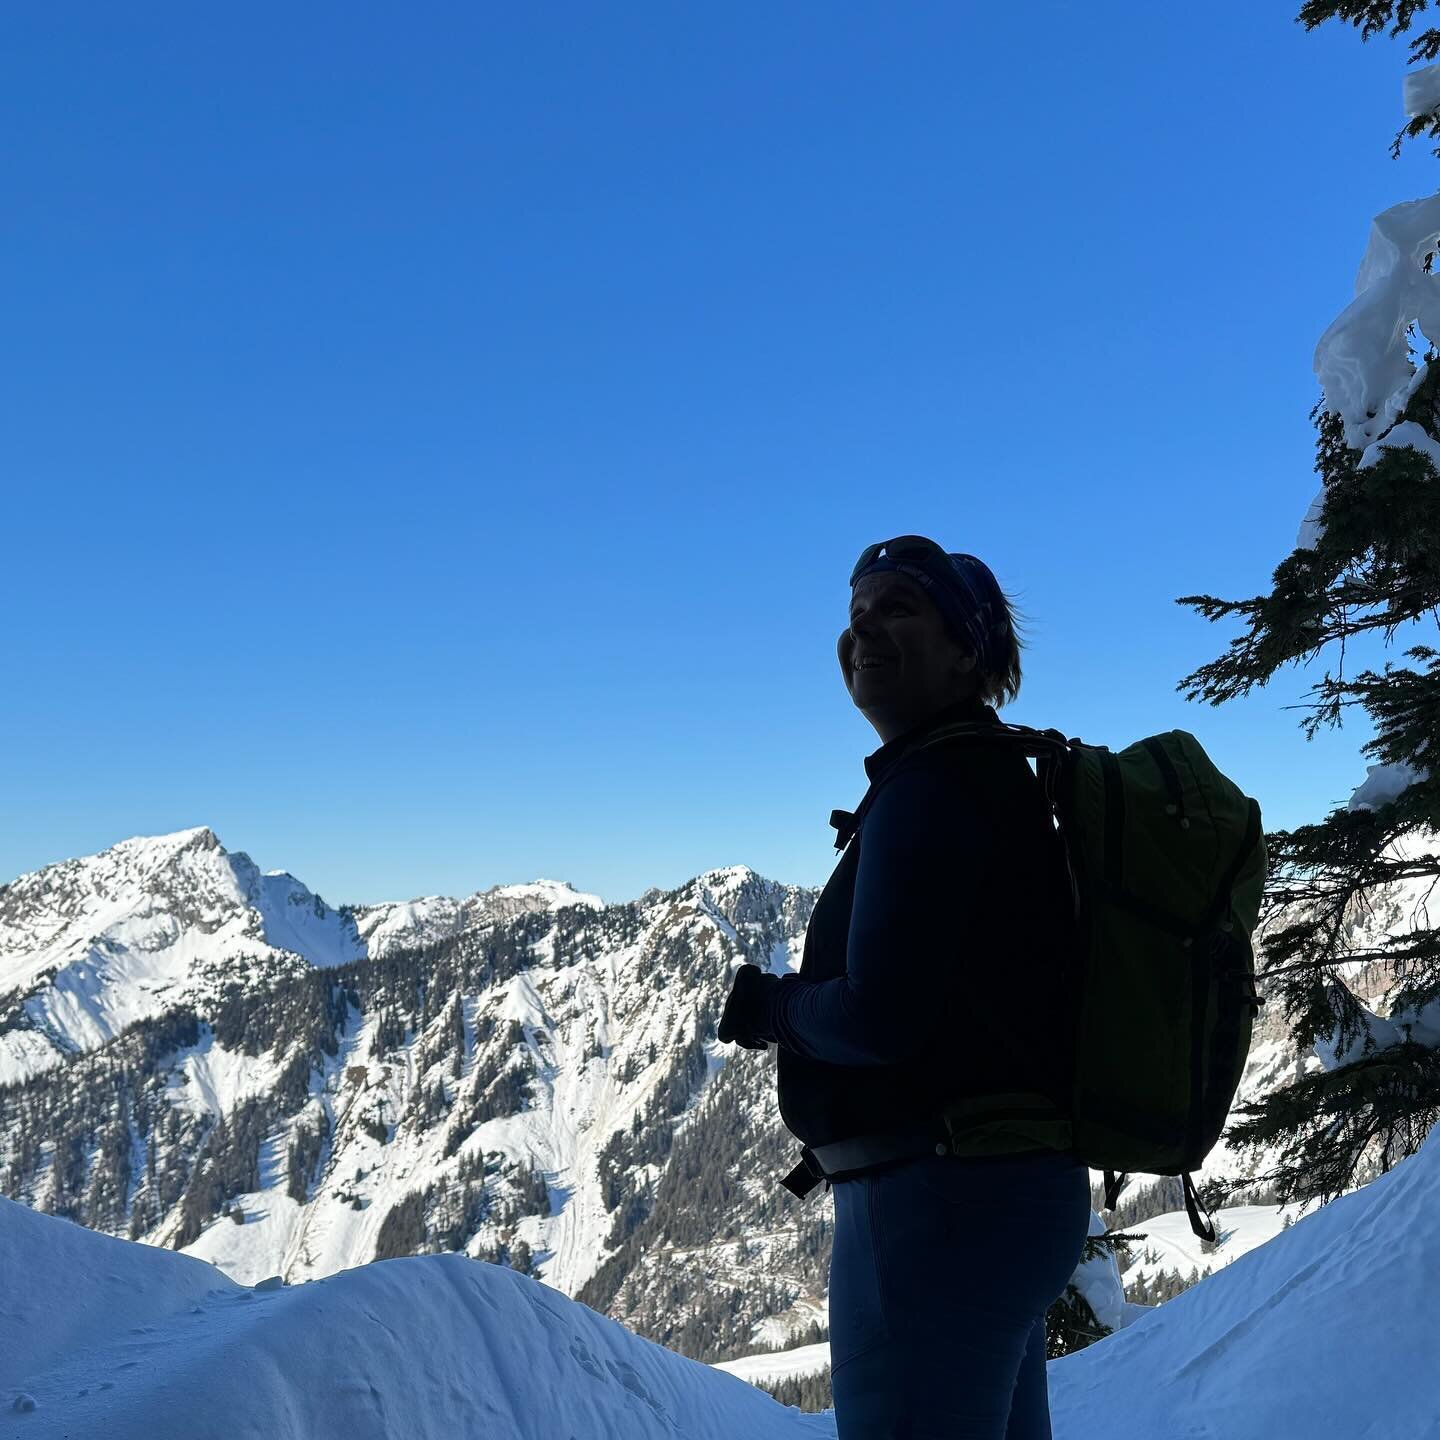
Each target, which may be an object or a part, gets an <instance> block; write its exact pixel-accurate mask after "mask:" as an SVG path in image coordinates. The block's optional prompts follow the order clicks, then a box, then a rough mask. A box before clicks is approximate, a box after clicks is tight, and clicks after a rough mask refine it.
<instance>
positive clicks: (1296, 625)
mask: <svg viewBox="0 0 1440 1440" xmlns="http://www.w3.org/2000/svg"><path fill="white" fill-rule="evenodd" d="M1424 8H1425V7H1424V5H1423V3H1422V4H1417V3H1414V0H1401V3H1399V4H1398V5H1392V4H1388V3H1353V0H1323V3H1312V4H1309V5H1307V6H1305V8H1304V10H1303V11H1302V12H1301V15H1300V19H1301V21H1302V22H1303V23H1305V24H1306V25H1307V26H1308V27H1309V28H1314V26H1316V25H1318V24H1321V23H1323V22H1324V21H1325V20H1327V19H1331V18H1335V19H1340V20H1342V21H1346V22H1349V23H1351V24H1352V25H1354V26H1355V27H1356V28H1357V29H1359V30H1360V31H1361V33H1362V35H1363V36H1364V38H1367V39H1368V38H1369V36H1370V35H1372V34H1375V33H1379V32H1380V31H1382V30H1384V29H1385V28H1386V27H1387V26H1388V27H1390V33H1391V34H1400V33H1402V32H1404V31H1406V30H1407V29H1408V28H1409V25H1410V22H1411V20H1412V19H1413V18H1414V15H1415V13H1416V12H1417V11H1418V10H1422V9H1424ZM1411 48H1412V61H1413V60H1430V61H1433V60H1435V59H1436V56H1437V55H1440V31H1435V30H1430V31H1426V32H1425V33H1424V34H1423V35H1420V36H1419V37H1418V38H1416V39H1415V40H1413V41H1412V47H1411ZM1405 101H1406V111H1407V114H1408V115H1409V116H1410V124H1409V125H1408V126H1407V127H1406V129H1405V130H1403V131H1402V132H1401V136H1400V137H1399V138H1400V139H1403V138H1404V136H1405V135H1407V134H1409V135H1418V134H1420V133H1423V132H1424V131H1426V130H1427V129H1428V130H1429V133H1430V134H1431V135H1432V136H1440V65H1430V66H1428V67H1427V68H1426V69H1423V70H1420V71H1418V72H1417V73H1415V74H1412V75H1411V76H1410V77H1409V79H1408V81H1407V84H1406V88H1405ZM1398 143H1399V140H1397V144H1398ZM1437 153H1440V152H1437ZM1437 255H1440V196H1431V197H1429V198H1426V199H1422V200H1414V201H1410V202H1407V203H1405V204H1402V205H1396V206H1394V207H1392V208H1391V209H1389V210H1386V211H1385V212H1384V213H1383V214H1382V215H1380V216H1378V217H1377V218H1376V220H1375V222H1374V225H1373V227H1372V231H1371V236H1370V242H1369V245H1368V247H1367V249H1366V251H1365V255H1364V258H1363V260H1362V262H1361V265H1360V271H1359V275H1358V277H1357V280H1356V294H1355V299H1354V300H1353V301H1352V302H1351V304H1350V305H1349V306H1348V307H1347V308H1346V309H1345V310H1344V312H1343V313H1342V314H1341V315H1340V316H1339V317H1338V318H1337V319H1336V320H1335V321H1334V323H1333V324H1331V325H1330V327H1329V328H1328V329H1327V330H1326V331H1325V333H1324V335H1323V336H1322V337H1321V339H1320V342H1319V345H1318V346H1317V349H1316V354H1315V371H1316V374H1317V376H1318V378H1319V380H1320V384H1321V387H1322V390H1323V399H1322V400H1321V402H1320V404H1319V405H1317V406H1316V409H1315V412H1314V418H1315V420H1316V424H1317V429H1318V432H1319V433H1318V443H1317V462H1316V467H1315V468H1316V470H1317V472H1318V473H1319V475H1320V478H1321V481H1322V487H1321V491H1320V494H1319V495H1318V496H1317V497H1316V499H1315V501H1314V502H1313V503H1312V505H1311V507H1310V509H1309V511H1308V512H1307V514H1306V516H1305V518H1304V521H1303V523H1302V526H1301V530H1300V534H1299V536H1298V537H1297V544H1296V548H1295V550H1294V551H1293V552H1292V553H1291V554H1290V556H1289V557H1287V558H1286V559H1285V560H1283V561H1282V562H1281V563H1280V565H1279V566H1278V567H1277V568H1276V570H1275V572H1274V577H1273V581H1272V587H1271V590H1270V593H1269V594H1266V595H1260V596H1257V597H1255V598H1253V599H1249V600H1240V601H1230V600H1218V599H1216V598H1214V597H1213V596H1204V595H1192V596H1186V597H1184V598H1183V599H1182V600H1181V601H1180V603H1181V604H1186V605H1191V606H1193V607H1195V608H1196V609H1198V610H1199V611H1200V612H1201V613H1202V614H1203V615H1204V616H1205V617H1206V618H1207V619H1210V620H1219V619H1222V618H1232V617H1233V618H1236V619H1239V620H1241V621H1243V622H1244V624H1245V629H1244V631H1243V633H1241V634H1240V635H1238V636H1237V637H1236V638H1234V639H1232V640H1231V642H1230V644H1229V648H1228V649H1227V651H1226V652H1225V654H1223V655H1222V656H1221V657H1220V658H1219V659H1217V660H1214V661H1212V662H1211V663H1209V664H1207V665H1204V666H1202V667H1200V668H1199V669H1198V670H1196V671H1195V672H1194V673H1193V674H1191V675H1190V676H1188V677H1186V679H1185V680H1183V681H1182V682H1181V689H1183V690H1184V691H1185V692H1186V693H1187V694H1188V696H1189V697H1190V698H1191V699H1203V700H1207V701H1209V702H1210V703H1212V704H1220V703H1222V702H1224V701H1226V700H1230V699H1233V698H1235V697H1237V696H1241V695H1244V694H1247V693H1248V692H1249V691H1250V690H1252V689H1253V688H1255V687H1256V686H1263V685H1264V684H1265V683H1266V682H1267V681H1268V680H1269V679H1270V678H1271V677H1272V676H1273V675H1274V674H1275V673H1276V672H1277V671H1279V670H1280V669H1281V668H1282V667H1284V666H1287V665H1291V664H1303V665H1309V664H1312V663H1314V662H1316V661H1321V660H1322V657H1323V667H1324V668H1323V673H1322V674H1321V677H1320V679H1319V681H1318V682H1317V683H1316V685H1315V686H1314V687H1313V689H1312V690H1311V691H1310V694H1309V699H1308V703H1307V705H1306V707H1305V708H1306V709H1307V711H1308V713H1307V714H1306V716H1305V719H1304V721H1303V722H1302V728H1303V729H1304V730H1305V732H1306V735H1307V737H1309V736H1313V735H1314V734H1315V733H1316V731H1317V730H1318V729H1319V728H1320V727H1321V726H1337V725H1340V724H1341V723H1342V721H1343V719H1344V717H1345V715H1346V713H1347V712H1351V711H1353V709H1354V707H1356V706H1358V707H1360V709H1361V711H1363V713H1364V714H1365V715H1366V716H1367V717H1368V718H1369V720H1370V721H1371V723H1372V724H1373V727H1374V734H1373V737H1372V738H1371V739H1369V740H1368V741H1366V742H1365V743H1364V744H1363V745H1362V746H1361V749H1362V751H1363V752H1364V753H1365V754H1366V755H1368V756H1369V757H1371V758H1372V759H1374V760H1375V761H1377V762H1378V763H1377V764H1375V765H1372V766H1370V767H1369V774H1368V778H1367V779H1366V780H1365V782H1364V783H1363V784H1362V785H1360V786H1359V788H1358V789H1357V790H1356V792H1355V794H1354V795H1353V796H1352V797H1351V799H1350V801H1349V803H1348V804H1346V805H1342V806H1339V807H1337V808H1336V809H1334V810H1333V811H1331V812H1330V813H1329V814H1328V815H1326V816H1325V818H1324V819H1323V820H1320V821H1317V822H1315V823H1313V824H1307V825H1302V826H1300V827H1298V828H1297V829H1295V830H1293V831H1288V832H1286V831H1282V832H1279V833H1276V834H1273V835H1271V836H1269V837H1267V844H1268V846H1269V850H1270V855H1271V874H1270V879H1269V885H1268V895H1267V915H1266V919H1265V923H1264V941H1263V956H1264V958H1263V963H1262V966H1261V980H1262V985H1263V987H1264V989H1265V990H1266V992H1267V994H1268V997H1269V1000H1270V1002H1271V1003H1272V1004H1277V1003H1278V1004H1279V1005H1280V1006H1281V1007H1282V1008H1283V1010H1284V1012H1285V1014H1286V1017H1287V1019H1288V1020H1289V1021H1290V1022H1291V1023H1292V1025H1293V1026H1294V1027H1295V1030H1296V1032H1297V1038H1299V1039H1300V1040H1301V1041H1302V1042H1303V1043H1308V1044H1314V1045H1315V1047H1316V1053H1317V1054H1318V1055H1319V1056H1320V1058H1321V1060H1322V1063H1323V1068H1322V1069H1320V1070H1318V1071H1315V1072H1313V1073H1309V1074H1305V1075H1303V1076H1301V1077H1300V1078H1298V1079H1296V1080H1294V1081H1292V1082H1290V1083H1289V1084H1287V1085H1286V1086H1284V1087H1283V1088H1281V1089H1279V1090H1277V1091H1275V1092H1273V1093H1272V1094H1270V1095H1269V1096H1267V1097H1266V1098H1265V1099H1264V1100H1263V1101H1262V1102H1260V1103H1258V1104H1255V1105H1253V1106H1246V1107H1242V1109H1241V1114H1242V1116H1243V1118H1242V1119H1241V1120H1240V1121H1239V1122H1238V1123H1237V1124H1236V1125H1235V1126H1233V1127H1232V1128H1231V1130H1230V1131H1229V1134H1228V1138H1229V1139H1230V1140H1231V1142H1232V1143H1236V1144H1238V1145H1240V1146H1241V1147H1245V1146H1252V1147H1255V1148H1257V1149H1262V1150H1264V1151H1265V1152H1266V1153H1267V1154H1268V1155H1269V1156H1271V1157H1272V1160H1273V1169H1271V1170H1270V1172H1269V1173H1268V1174H1265V1175H1261V1176H1257V1177H1254V1178H1255V1179H1259V1180H1268V1181H1271V1182H1273V1183H1274V1184H1275V1186H1276V1188H1277V1190H1278V1193H1279V1196H1280V1198H1281V1199H1287V1200H1288V1199H1291V1198H1295V1197H1315V1198H1319V1199H1321V1200H1328V1199H1330V1198H1332V1197H1333V1196H1335V1195H1337V1194H1339V1193H1341V1192H1342V1191H1344V1190H1346V1189H1349V1188H1351V1187H1353V1186H1354V1185H1355V1184H1357V1183H1359V1182H1361V1181H1363V1180H1365V1179H1367V1178H1369V1177H1370V1176H1371V1175H1372V1174H1374V1173H1376V1172H1378V1171H1384V1170H1387V1169H1389V1168H1390V1167H1391V1166H1392V1165H1393V1164H1394V1163H1395V1162H1396V1161H1397V1160H1399V1159H1401V1158H1403V1157H1405V1156H1407V1155H1410V1154H1412V1153H1414V1151H1415V1150H1417V1149H1418V1148H1419V1145H1420V1143H1421V1141H1422V1140H1423V1138H1424V1136H1425V1134H1426V1132H1427V1131H1428V1130H1429V1128H1430V1127H1431V1126H1432V1125H1433V1124H1434V1123H1435V1121H1436V1120H1437V1118H1440V929H1437V927H1436V925H1435V924H1434V923H1433V922H1432V914H1431V911H1430V909H1429V908H1428V904H1429V902H1430V901H1431V900H1432V899H1440V896H1437V894H1436V885H1437V881H1440V774H1437V766H1436V758H1437V756H1440V652H1437V650H1435V649H1434V648H1432V647H1431V646H1429V645H1426V644H1422V643H1413V644H1411V645H1409V647H1408V648H1406V649H1404V650H1403V652H1402V653H1401V657H1400V659H1399V660H1396V659H1394V658H1386V659H1385V660H1384V661H1383V663H1382V664H1380V665H1379V668H1376V667H1375V666H1373V665H1369V666H1366V667H1365V668H1362V669H1360V670H1359V671H1358V672H1357V673H1353V674H1352V673H1347V672H1346V669H1345V659H1346V649H1347V646H1349V647H1351V648H1352V649H1353V648H1354V647H1355V645H1356V644H1357V643H1359V644H1364V643H1365V641H1364V639H1363V638H1362V637H1373V639H1378V640H1380V641H1382V642H1383V647H1384V649H1385V650H1386V651H1389V650H1390V648H1391V647H1392V646H1393V645H1394V644H1395V642H1396V639H1397V637H1398V636H1399V635H1400V634H1401V633H1402V631H1404V632H1406V633H1407V636H1408V634H1409V632H1411V631H1412V630H1413V628H1414V627H1415V626H1417V625H1421V624H1434V623H1436V621H1437V620H1440V365H1437V363H1436V361H1437V359H1440V354H1437V350H1436V346H1437V344H1440V275H1437V274H1436V273H1435V271H1434V264H1435V260H1436V256H1437ZM1382 906H1383V907H1386V908H1387V909H1388V912H1389V916H1390V921H1391V923H1388V924H1386V925H1377V924H1375V923H1373V919H1374V912H1375V910H1376V908H1377V907H1382ZM1437 918H1440V910H1437ZM1372 1006H1373V1007H1374V1008H1372ZM1382 1010H1383V1011H1384V1013H1383V1014H1382V1013H1380V1012H1381V1011H1382Z"/></svg>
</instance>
